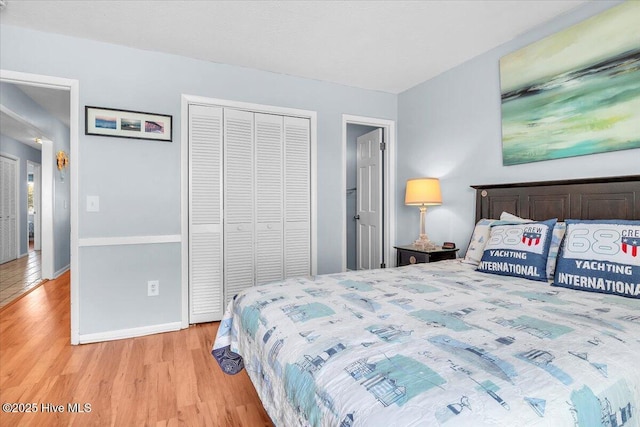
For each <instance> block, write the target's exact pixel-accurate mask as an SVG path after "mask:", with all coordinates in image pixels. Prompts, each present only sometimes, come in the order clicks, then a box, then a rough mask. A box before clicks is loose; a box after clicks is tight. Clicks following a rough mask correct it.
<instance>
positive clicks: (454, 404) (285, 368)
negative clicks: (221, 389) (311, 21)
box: [212, 260, 640, 427]
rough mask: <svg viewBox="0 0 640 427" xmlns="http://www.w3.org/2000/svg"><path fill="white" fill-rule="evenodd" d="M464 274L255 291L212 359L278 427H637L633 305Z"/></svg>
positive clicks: (344, 278)
mask: <svg viewBox="0 0 640 427" xmlns="http://www.w3.org/2000/svg"><path fill="white" fill-rule="evenodd" d="M473 268H474V267H472V266H470V265H466V264H463V263H461V262H460V261H459V260H455V261H453V260H452V261H444V262H438V263H431V264H418V265H413V266H407V267H401V268H394V269H384V270H369V271H358V272H349V273H342V274H331V275H324V276H318V277H316V278H315V279H313V280H312V279H291V280H286V281H284V282H278V283H273V284H268V285H263V286H258V287H254V288H251V289H249V290H247V291H244V292H242V293H240V294H239V295H238V296H237V297H236V298H235V299H234V300H233V301H231V302H230V303H229V306H228V308H227V312H226V315H225V318H224V319H223V321H222V322H221V325H220V328H219V330H218V336H217V337H216V341H215V343H214V345H213V351H212V353H213V354H214V356H215V357H216V359H217V360H218V361H219V363H220V366H221V367H222V368H223V370H225V372H228V373H236V372H238V371H239V370H241V369H242V366H243V362H244V368H245V369H246V370H247V372H248V374H249V376H250V378H251V380H252V381H253V384H254V385H255V388H256V390H257V391H258V394H259V395H260V398H261V399H262V402H263V404H264V407H265V409H266V410H267V412H268V413H269V415H270V416H271V418H272V420H273V421H274V423H275V424H276V425H277V426H287V427H289V426H296V425H303V426H306V425H310V426H431V425H444V426H481V425H491V426H516V425H517V426H574V425H578V426H600V425H602V426H612V427H615V426H622V425H626V426H640V413H638V410H639V409H640V356H639V355H640V300H634V299H629V298H622V297H617V296H610V295H604V294H595V293H588V292H579V291H575V290H569V289H564V288H556V287H551V286H549V285H547V284H545V283H543V282H535V281H530V280H525V279H516V278H511V277H505V276H497V275H491V274H485V273H479V272H476V271H475V270H474V269H473ZM234 353H235V354H234ZM238 355H239V356H238ZM240 357H241V358H240Z"/></svg>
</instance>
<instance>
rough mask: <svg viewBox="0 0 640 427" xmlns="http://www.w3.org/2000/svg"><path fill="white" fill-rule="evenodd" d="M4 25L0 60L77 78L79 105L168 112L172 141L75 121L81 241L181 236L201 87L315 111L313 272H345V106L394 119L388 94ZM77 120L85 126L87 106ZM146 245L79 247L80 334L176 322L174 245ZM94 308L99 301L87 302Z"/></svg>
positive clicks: (218, 94)
mask: <svg viewBox="0 0 640 427" xmlns="http://www.w3.org/2000/svg"><path fill="white" fill-rule="evenodd" d="M0 31H1V35H2V37H0V61H1V64H2V68H4V69H8V70H14V71H23V72H29V73H36V74H44V75H51V76H58V77H64V78H70V79H77V80H78V81H79V82H80V84H79V87H80V106H81V108H83V107H84V106H85V105H92V106H100V107H109V108H121V109H129V110H137V111H148V112H154V113H162V114H171V115H173V119H174V121H173V123H174V129H173V132H174V142H172V143H166V142H152V141H142V140H131V139H119V138H105V137H99V136H85V135H84V131H83V130H81V132H80V141H79V149H80V152H79V156H80V160H79V162H80V168H79V169H80V170H79V175H78V181H79V193H80V194H79V197H80V200H79V205H80V212H79V237H80V238H87V237H111V236H139V235H163V234H179V233H180V146H181V144H182V143H183V142H182V141H181V140H180V102H181V98H180V97H181V95H182V94H190V95H199V96H205V97H211V98H221V99H228V100H234V101H242V102H252V103H259V104H267V105H276V106H281V107H291V108H299V109H306V110H314V111H317V113H318V133H317V135H318V153H317V162H318V272H319V273H326V272H336V271H340V270H341V267H342V259H341V253H342V248H341V244H342V243H341V242H342V236H341V228H340V227H336V224H340V223H341V222H342V221H343V218H342V210H341V208H340V207H341V206H342V201H343V197H344V194H343V190H342V182H341V178H340V177H341V176H342V174H341V172H340V168H341V165H342V162H341V156H342V114H353V115H359V116H371V117H379V118H385V119H390V120H395V119H396V113H397V97H396V96H395V95H392V94H387V93H383V92H375V91H368V90H362V89H356V88H351V87H347V86H341V85H337V84H330V83H325V82H320V81H315V80H309V79H302V78H296V77H291V76H286V75H280V74H274V73H268V72H263V71H258V70H253V69H247V68H241V67H235V66H229V65H223V64H215V63H209V62H204V61H199V60H195V59H190V58H185V57H180V56H175V55H168V54H163V53H157V52H149V51H142V50H136V49H130V48H125V47H121V46H115V45H110V44H106V43H100V42H95V41H90V40H83V39H78V38H72V37H66V36H60V35H55V34H48V33H42V32H38V31H32V30H27V29H23V28H18V27H11V26H2V27H1V28H0ZM80 117H81V121H82V124H81V126H82V127H84V110H83V111H82V113H81V116H80ZM70 160H71V161H74V159H70ZM88 195H97V196H99V197H100V212H98V213H87V212H85V210H84V209H83V208H84V206H85V205H86V197H87V196H88ZM151 246H154V245H150V246H139V247H137V250H138V252H137V254H138V256H140V257H145V259H151V260H152V261H150V262H149V263H145V265H144V266H142V265H138V264H137V263H128V262H126V263H125V262H124V260H125V259H126V256H125V255H126V254H127V253H129V252H128V251H129V250H130V249H129V248H124V247H110V248H108V250H107V249H104V250H100V251H98V250H95V249H94V248H81V250H80V254H79V264H80V267H79V269H80V271H79V272H77V274H79V275H80V276H79V280H80V290H79V291H80V304H81V314H80V333H81V334H89V333H95V332H101V331H108V330H116V329H125V328H133V327H139V326H148V325H155V324H160V323H167V322H177V321H180V316H179V308H180V299H179V298H176V297H175V295H177V294H176V290H177V289H179V287H180V283H179V277H180V276H179V274H178V273H179V272H180V268H181V267H180V261H181V260H180V256H179V250H178V248H179V244H165V245H163V247H164V249H163V250H155V249H153V250H152V248H151ZM174 246H175V247H174ZM97 265H105V266H109V268H106V269H103V270H101V274H102V276H101V277H100V279H98V278H97V277H96V275H95V274H94V273H93V272H92V271H93V270H91V271H90V270H89V269H90V268H91V269H92V268H93V267H94V266H97ZM158 276H162V277H158ZM152 279H159V280H160V281H161V284H160V288H161V291H160V296H159V297H154V298H142V299H136V298H137V297H136V295H138V294H139V293H140V292H141V290H144V292H146V286H147V284H146V280H152ZM133 299H135V301H136V304H135V310H132V308H131V307H132V306H131V304H130V302H129V301H130V300H133ZM96 306H101V307H104V308H103V309H101V310H93V311H92V310H89V309H87V308H86V307H96Z"/></svg>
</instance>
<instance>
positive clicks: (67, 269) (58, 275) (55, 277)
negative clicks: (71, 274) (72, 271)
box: [53, 264, 69, 279]
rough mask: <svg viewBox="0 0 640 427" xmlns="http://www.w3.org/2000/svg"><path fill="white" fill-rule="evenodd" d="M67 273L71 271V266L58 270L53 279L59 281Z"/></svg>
mask: <svg viewBox="0 0 640 427" xmlns="http://www.w3.org/2000/svg"><path fill="white" fill-rule="evenodd" d="M67 271H69V264H67V265H65V266H64V267H62V268H61V269H60V270H58V271H56V272H55V273H53V278H54V279H57V278H58V277H60V276H62V275H63V274H64V273H66V272H67Z"/></svg>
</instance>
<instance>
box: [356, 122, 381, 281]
mask: <svg viewBox="0 0 640 427" xmlns="http://www.w3.org/2000/svg"><path fill="white" fill-rule="evenodd" d="M381 143H382V129H376V130H374V131H371V132H369V133H367V134H364V135H362V136H360V137H358V139H357V144H358V152H357V161H356V167H357V170H358V175H357V186H358V193H357V194H358V195H357V201H356V206H357V213H356V220H357V225H356V242H357V248H356V252H357V254H356V259H357V269H358V270H368V269H372V268H379V267H380V246H381V242H382V231H381V227H380V224H381V218H380V216H381V212H382V204H381V197H380V172H381V160H382V151H381V150H380V144H381Z"/></svg>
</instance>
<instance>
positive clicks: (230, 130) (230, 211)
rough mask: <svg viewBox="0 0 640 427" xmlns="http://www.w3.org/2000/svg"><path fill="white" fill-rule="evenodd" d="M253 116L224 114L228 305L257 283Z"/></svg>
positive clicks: (249, 113)
mask: <svg viewBox="0 0 640 427" xmlns="http://www.w3.org/2000/svg"><path fill="white" fill-rule="evenodd" d="M253 129H254V128H253V113H252V112H249V111H241V110H233V109H229V108H226V109H225V110H224V189H225V190H224V212H225V215H224V294H225V299H224V301H225V304H227V303H228V302H229V300H230V299H231V298H233V296H234V295H236V294H237V293H238V292H240V291H242V290H243V289H246V288H249V287H251V286H253V284H254V283H255V260H254V245H255V242H254V234H253V225H254V218H255V216H254V206H255V205H254V143H253V133H254V131H253Z"/></svg>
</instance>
